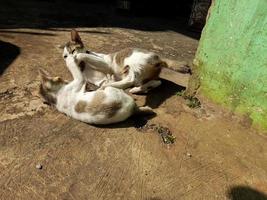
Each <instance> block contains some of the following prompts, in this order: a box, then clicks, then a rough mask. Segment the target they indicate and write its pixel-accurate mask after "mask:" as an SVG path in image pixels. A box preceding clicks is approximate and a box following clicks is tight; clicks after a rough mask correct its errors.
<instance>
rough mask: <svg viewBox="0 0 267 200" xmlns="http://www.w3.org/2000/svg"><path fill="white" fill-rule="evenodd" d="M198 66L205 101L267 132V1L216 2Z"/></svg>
mask: <svg viewBox="0 0 267 200" xmlns="http://www.w3.org/2000/svg"><path fill="white" fill-rule="evenodd" d="M194 65H195V70H196V74H197V76H198V77H199V81H200V92H201V93H202V94H203V95H204V96H206V97H208V98H210V99H212V100H213V101H215V102H217V103H219V104H222V105H224V106H227V107H228V108H230V109H231V110H232V111H234V112H237V113H241V114H247V115H249V116H250V118H251V119H252V120H253V124H254V125H259V126H260V127H261V128H264V129H265V130H267V0H215V1H214V3H213V6H212V9H211V13H210V17H209V19H208V22H207V24H206V26H205V28H204V30H203V32H202V36H201V39H200V44H199V47H198V51H197V54H196V58H195V60H194Z"/></svg>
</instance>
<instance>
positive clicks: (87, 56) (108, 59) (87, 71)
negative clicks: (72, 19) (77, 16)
mask: <svg viewBox="0 0 267 200" xmlns="http://www.w3.org/2000/svg"><path fill="white" fill-rule="evenodd" d="M67 52H71V53H72V54H74V55H76V58H77V61H78V65H79V67H80V69H81V71H82V73H83V75H84V77H85V79H86V80H88V81H90V82H93V83H95V84H96V85H101V87H102V88H105V87H108V86H112V87H116V88H120V89H126V88H129V87H133V88H131V89H130V91H129V92H131V93H146V92H148V91H149V90H150V89H152V88H155V87H158V86H159V85H161V81H160V80H159V74H160V72H161V69H162V67H168V64H167V63H171V62H172V61H170V60H167V59H165V60H163V59H161V58H160V57H159V56H158V55H157V54H155V53H153V52H150V51H147V50H143V49H134V48H127V49H123V50H121V51H118V52H116V53H111V54H101V53H95V52H91V51H88V50H86V48H85V46H84V44H83V42H82V40H81V38H80V36H79V34H78V32H77V31H76V30H72V31H71V42H68V43H67V45H66V46H65V48H64V52H63V57H64V58H66V57H67ZM176 71H179V72H183V73H189V72H190V69H189V68H188V67H187V66H184V65H183V66H180V67H178V68H177V69H176ZM108 74H109V75H111V76H110V77H112V79H111V78H110V79H109V78H107V75H108ZM93 77H94V78H95V80H93Z"/></svg>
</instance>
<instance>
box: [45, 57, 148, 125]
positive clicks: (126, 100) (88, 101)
mask: <svg viewBox="0 0 267 200" xmlns="http://www.w3.org/2000/svg"><path fill="white" fill-rule="evenodd" d="M65 61H66V65H67V67H68V69H69V70H70V72H71V74H72V75H73V81H71V82H69V83H67V82H66V81H64V80H62V79H61V78H59V77H51V76H50V75H49V74H48V73H47V72H44V71H43V70H40V75H41V85H40V94H41V96H42V97H43V98H44V100H45V101H46V102H47V103H49V104H52V105H54V106H55V107H56V108H57V110H58V111H60V112H62V113H65V114H67V115H68V116H70V117H72V118H74V119H77V120H80V121H83V122H86V123H89V124H111V123H116V122H121V121H124V120H126V119H127V118H128V117H130V116H131V115H133V114H138V113H139V114H148V113H149V114H151V113H153V111H152V109H151V108H149V107H147V106H146V107H138V106H137V105H136V103H135V101H134V99H133V98H132V97H131V96H129V95H128V94H126V93H125V92H124V91H123V90H121V89H118V88H114V87H106V88H105V89H104V90H96V91H91V92H86V90H85V87H86V81H85V79H84V77H83V74H82V72H81V70H80V68H79V67H78V65H77V63H76V60H75V57H74V56H73V55H72V54H68V55H67V57H66V58H65Z"/></svg>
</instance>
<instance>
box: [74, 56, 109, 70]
mask: <svg viewBox="0 0 267 200" xmlns="http://www.w3.org/2000/svg"><path fill="white" fill-rule="evenodd" d="M75 57H76V60H77V62H78V64H79V63H81V62H85V63H87V64H89V65H90V67H91V68H93V69H94V70H96V71H100V72H103V73H104V74H108V73H110V71H111V69H110V66H109V65H108V63H107V62H106V61H105V59H104V57H103V56H99V55H97V54H88V53H78V54H76V55H75Z"/></svg>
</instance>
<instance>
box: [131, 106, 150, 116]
mask: <svg viewBox="0 0 267 200" xmlns="http://www.w3.org/2000/svg"><path fill="white" fill-rule="evenodd" d="M154 114H155V112H154V111H153V110H152V108H150V107H149V106H137V105H136V106H135V109H134V113H133V115H154Z"/></svg>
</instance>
